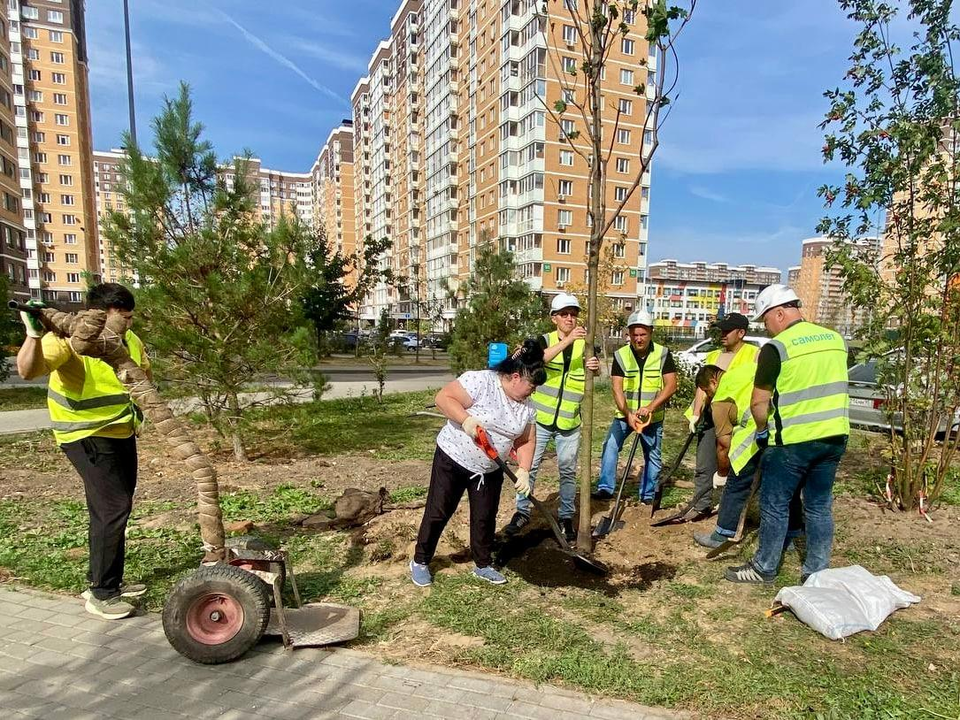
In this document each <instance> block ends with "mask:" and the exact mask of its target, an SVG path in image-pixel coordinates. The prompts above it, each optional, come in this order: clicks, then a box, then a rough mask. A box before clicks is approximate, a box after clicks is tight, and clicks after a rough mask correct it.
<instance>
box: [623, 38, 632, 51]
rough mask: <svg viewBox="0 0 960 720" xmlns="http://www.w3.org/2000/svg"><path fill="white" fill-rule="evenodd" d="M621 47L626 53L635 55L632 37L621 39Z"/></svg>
mask: <svg viewBox="0 0 960 720" xmlns="http://www.w3.org/2000/svg"><path fill="white" fill-rule="evenodd" d="M620 49H621V50H622V51H623V54H624V55H633V40H631V39H630V38H623V39H622V40H621V41H620Z"/></svg>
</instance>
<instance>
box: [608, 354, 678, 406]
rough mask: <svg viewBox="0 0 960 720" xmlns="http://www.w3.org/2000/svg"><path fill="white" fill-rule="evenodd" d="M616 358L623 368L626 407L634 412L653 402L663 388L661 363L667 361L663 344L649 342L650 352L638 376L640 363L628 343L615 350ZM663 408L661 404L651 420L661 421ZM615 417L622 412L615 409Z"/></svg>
mask: <svg viewBox="0 0 960 720" xmlns="http://www.w3.org/2000/svg"><path fill="white" fill-rule="evenodd" d="M617 359H618V360H619V361H620V367H621V368H622V369H623V394H624V396H625V397H626V400H627V408H629V410H630V411H631V412H636V411H637V409H638V408H640V407H641V406H642V405H649V404H650V403H652V402H653V400H654V398H656V397H657V393H659V392H660V391H661V390H662V389H663V365H664V363H666V361H667V351H666V349H665V348H664V347H663V345H657V344H655V343H653V342H651V343H650V353H649V354H648V355H647V359H646V361H645V362H644V363H643V377H642V378H641V377H640V364H639V363H638V362H637V359H636V358H635V357H634V356H633V348H631V347H630V345H629V344H627V345H624V346H623V347H622V348H620V349H619V350H617ZM663 415H664V410H663V407H662V406H661V407H660V408H658V409H657V411H656V412H655V413H654V414H653V419H652V422H662V421H663ZM617 417H620V418H622V417H623V413H621V412H620V411H619V410H617Z"/></svg>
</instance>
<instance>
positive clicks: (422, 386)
mask: <svg viewBox="0 0 960 720" xmlns="http://www.w3.org/2000/svg"><path fill="white" fill-rule="evenodd" d="M453 379H454V376H453V375H443V374H440V375H428V376H425V377H417V378H404V379H402V380H389V379H388V380H387V382H386V384H385V386H384V393H400V392H415V391H417V390H431V389H433V388H438V389H439V388H441V387H443V386H444V385H445V384H447V383H448V382H450V381H451V380H453ZM376 388H377V382H376V380H372V379H371V380H348V381H335V382H332V383H331V384H330V389H329V390H327V391H326V392H325V393H324V394H323V399H324V400H336V399H338V398H345V397H359V396H360V395H361V394H365V395H367V396H371V395H372V394H373V393H374V391H375V390H376ZM269 399H270V393H266V392H258V393H243V394H242V395H241V401H242V402H244V403H246V404H250V403H253V402H263V401H265V400H269ZM312 399H313V390H312V389H311V388H306V389H304V390H303V391H302V392H300V393H299V394H298V395H296V396H294V398H293V400H294V402H310V401H311V400H312ZM171 406H172V407H173V411H174V412H175V413H177V414H178V415H180V414H183V413H185V412H190V411H191V410H195V409H199V407H200V404H199V401H197V399H196V398H183V399H178V400H173V401H172V402H171ZM49 427H50V414H49V412H47V409H46V408H41V409H39V410H8V411H6V412H0V435H12V434H14V433H23V432H33V431H35V430H46V429H49Z"/></svg>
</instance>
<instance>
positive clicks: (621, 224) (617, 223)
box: [613, 215, 630, 233]
mask: <svg viewBox="0 0 960 720" xmlns="http://www.w3.org/2000/svg"><path fill="white" fill-rule="evenodd" d="M613 226H614V227H615V228H616V229H617V230H619V231H620V232H622V233H625V232H627V230H629V228H630V223H629V221H628V220H627V218H626V217H624V216H623V215H617V217H616V219H614V221H613Z"/></svg>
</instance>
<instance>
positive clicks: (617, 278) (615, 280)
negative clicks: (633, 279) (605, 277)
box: [610, 270, 623, 285]
mask: <svg viewBox="0 0 960 720" xmlns="http://www.w3.org/2000/svg"><path fill="white" fill-rule="evenodd" d="M610 281H611V284H613V285H623V270H614V271H613V273H612V275H611V277H610Z"/></svg>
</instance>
